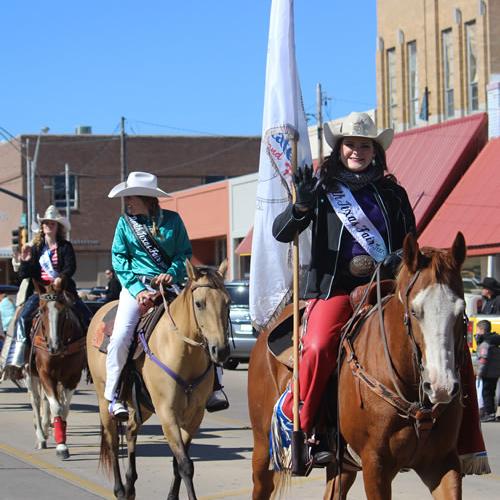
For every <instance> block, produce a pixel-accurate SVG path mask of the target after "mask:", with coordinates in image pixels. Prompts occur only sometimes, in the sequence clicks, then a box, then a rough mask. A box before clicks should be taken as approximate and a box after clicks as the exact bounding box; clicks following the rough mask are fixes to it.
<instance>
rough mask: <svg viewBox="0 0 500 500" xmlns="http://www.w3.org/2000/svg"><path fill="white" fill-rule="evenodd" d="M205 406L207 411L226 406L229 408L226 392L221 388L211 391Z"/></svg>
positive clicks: (225, 407)
mask: <svg viewBox="0 0 500 500" xmlns="http://www.w3.org/2000/svg"><path fill="white" fill-rule="evenodd" d="M205 408H206V410H207V411H208V412H209V413H213V412H215V411H222V410H227V408H229V400H228V399H227V396H226V393H225V392H224V391H223V390H222V389H217V390H216V391H213V392H212V394H210V397H209V398H208V401H207V403H206V405H205Z"/></svg>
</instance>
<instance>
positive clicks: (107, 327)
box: [92, 302, 165, 359]
mask: <svg viewBox="0 0 500 500" xmlns="http://www.w3.org/2000/svg"><path fill="white" fill-rule="evenodd" d="M117 310H118V304H116V305H115V306H114V307H112V308H111V309H110V310H109V311H108V312H107V313H106V314H105V315H104V317H103V318H102V321H101V323H100V324H99V325H98V327H97V328H96V331H95V333H94V337H93V338H92V345H93V346H94V347H96V348H97V349H99V351H101V352H102V353H104V354H107V353H108V345H109V339H110V337H111V335H112V333H113V326H114V324H115V319H116V313H117ZM164 310H165V306H164V305H163V302H161V303H160V304H159V305H157V306H155V307H153V308H151V309H149V310H148V311H147V312H146V314H144V315H143V316H141V318H140V320H139V323H138V325H137V328H136V333H137V332H138V331H141V330H143V331H144V335H145V337H146V340H148V339H149V337H150V336H151V333H152V332H153V329H154V327H155V326H156V324H157V323H158V321H159V319H160V317H161V316H162V314H163V312H164ZM143 352H144V351H143V348H142V344H141V343H140V342H138V343H137V346H136V349H135V352H134V355H133V359H137V358H138V357H139V356H140V355H141V354H142V353H143Z"/></svg>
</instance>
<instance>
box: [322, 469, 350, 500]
mask: <svg viewBox="0 0 500 500" xmlns="http://www.w3.org/2000/svg"><path fill="white" fill-rule="evenodd" d="M355 480H356V472H354V471H342V473H341V474H339V475H337V467H336V465H335V464H330V465H328V466H327V468H326V490H325V494H324V496H323V500H345V499H346V498H347V493H349V490H350V489H351V486H352V485H353V484H354V481H355Z"/></svg>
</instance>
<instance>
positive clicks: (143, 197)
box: [104, 172, 192, 420]
mask: <svg viewBox="0 0 500 500" xmlns="http://www.w3.org/2000/svg"><path fill="white" fill-rule="evenodd" d="M108 196H109V198H117V197H124V198H125V212H126V213H125V215H122V216H121V217H120V219H119V221H118V224H117V226H116V231H115V236H114V239H113V246H112V249H111V253H112V263H113V269H114V271H115V273H116V276H117V277H118V279H119V280H120V283H121V284H122V291H121V293H120V299H119V303H118V311H117V313H116V320H115V324H114V328H113V334H112V336H111V340H110V343H109V347H108V355H107V358H106V388H105V391H104V396H105V397H106V399H107V400H108V401H109V402H110V407H109V410H110V413H112V414H113V415H114V416H115V417H116V418H118V419H120V420H126V419H128V410H127V408H126V406H125V404H124V403H123V402H121V401H117V400H116V391H117V388H118V382H119V378H120V374H121V371H122V369H123V366H124V365H125V362H126V361H127V356H128V352H129V349H130V345H131V343H132V340H133V337H134V331H135V328H136V326H137V323H138V322H139V318H140V315H141V312H144V311H145V310H147V309H148V308H149V307H150V306H151V305H152V302H151V297H152V295H153V294H154V293H155V292H154V290H153V289H152V288H151V286H150V284H151V280H152V279H153V278H155V280H156V282H157V283H163V285H176V284H177V285H180V284H182V283H183V282H184V280H185V278H186V268H185V261H186V259H189V258H190V257H191V256H192V249H191V243H190V241H189V238H188V235H187V231H186V228H185V227H184V223H183V222H182V219H181V217H180V216H179V214H178V213H177V212H172V211H170V210H162V209H161V208H160V206H159V203H158V197H165V196H168V194H167V193H165V192H164V191H162V190H161V189H159V188H158V181H157V178H156V176H155V175H152V174H149V173H147V172H131V173H130V175H129V176H128V178H127V181H126V182H121V183H120V184H118V185H116V186H115V187H114V188H113V189H112V190H111V191H110V193H109V195H108Z"/></svg>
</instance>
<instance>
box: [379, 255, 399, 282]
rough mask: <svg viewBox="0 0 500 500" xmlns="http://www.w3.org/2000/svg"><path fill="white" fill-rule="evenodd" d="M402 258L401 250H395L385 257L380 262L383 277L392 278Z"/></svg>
mask: <svg viewBox="0 0 500 500" xmlns="http://www.w3.org/2000/svg"><path fill="white" fill-rule="evenodd" d="M402 260H403V250H402V249H401V250H396V251H395V252H392V253H390V254H389V255H387V256H386V257H385V259H384V260H383V262H382V267H381V269H380V271H381V272H382V275H383V278H385V279H394V278H395V277H396V273H397V272H398V269H399V266H400V264H401V261H402Z"/></svg>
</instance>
